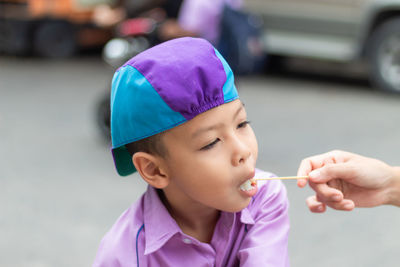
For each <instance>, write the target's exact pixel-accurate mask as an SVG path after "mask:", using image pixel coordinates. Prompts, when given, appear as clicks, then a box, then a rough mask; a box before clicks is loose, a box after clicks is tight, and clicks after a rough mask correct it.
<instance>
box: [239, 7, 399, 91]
mask: <svg viewBox="0 0 400 267" xmlns="http://www.w3.org/2000/svg"><path fill="white" fill-rule="evenodd" d="M244 2H245V6H246V8H247V9H248V10H249V11H250V12H253V13H257V14H259V15H260V16H261V17H262V18H263V21H264V27H265V34H264V47H265V50H266V51H267V52H268V53H269V54H270V55H278V56H285V57H307V58H315V59H321V60H329V61H337V62H344V63H350V62H355V61H365V62H366V63H367V64H368V65H369V71H370V73H369V76H370V79H371V82H372V83H373V84H374V85H375V86H377V87H378V88H380V89H382V90H386V91H391V92H398V93H400V0H245V1H244Z"/></svg>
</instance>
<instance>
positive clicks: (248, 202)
mask: <svg viewBox="0 0 400 267" xmlns="http://www.w3.org/2000/svg"><path fill="white" fill-rule="evenodd" d="M250 201H251V198H249V200H248V201H247V202H246V203H243V205H240V206H239V205H238V206H235V207H232V208H230V209H227V210H224V211H226V212H232V213H235V212H239V211H242V210H243V209H245V208H247V206H248V205H249V204H250Z"/></svg>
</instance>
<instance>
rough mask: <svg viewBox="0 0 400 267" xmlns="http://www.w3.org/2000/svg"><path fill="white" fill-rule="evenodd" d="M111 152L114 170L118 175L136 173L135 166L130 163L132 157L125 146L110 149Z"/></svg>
mask: <svg viewBox="0 0 400 267" xmlns="http://www.w3.org/2000/svg"><path fill="white" fill-rule="evenodd" d="M111 152H112V154H113V158H114V163H115V168H116V169H117V172H118V174H119V175H121V176H127V175H130V174H132V173H134V172H136V168H135V165H133V162H132V156H131V154H130V153H129V152H128V149H127V148H126V147H125V146H120V147H117V148H114V149H111Z"/></svg>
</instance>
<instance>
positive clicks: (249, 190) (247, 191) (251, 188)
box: [239, 171, 257, 197]
mask: <svg viewBox="0 0 400 267" xmlns="http://www.w3.org/2000/svg"><path fill="white" fill-rule="evenodd" d="M254 175H255V171H252V172H251V173H250V175H248V176H247V177H246V180H244V181H243V182H242V183H241V184H240V186H239V189H240V191H241V192H242V193H243V194H244V195H246V196H248V197H252V196H253V195H255V193H256V192H257V183H256V182H255V181H254V180H252V178H254Z"/></svg>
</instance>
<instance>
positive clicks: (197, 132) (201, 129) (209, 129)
mask: <svg viewBox="0 0 400 267" xmlns="http://www.w3.org/2000/svg"><path fill="white" fill-rule="evenodd" d="M243 108H244V104H243V103H242V105H240V107H239V108H238V109H237V110H236V112H235V114H234V115H233V118H236V117H237V116H238V114H239V113H240V111H242V110H243ZM222 126H223V124H222V123H218V124H215V125H211V126H209V127H205V128H200V129H198V130H197V131H195V132H194V133H193V134H192V138H196V137H197V136H199V135H200V134H202V133H204V132H208V131H211V130H214V129H217V128H220V127H222Z"/></svg>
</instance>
